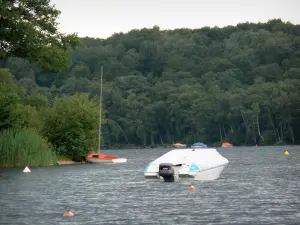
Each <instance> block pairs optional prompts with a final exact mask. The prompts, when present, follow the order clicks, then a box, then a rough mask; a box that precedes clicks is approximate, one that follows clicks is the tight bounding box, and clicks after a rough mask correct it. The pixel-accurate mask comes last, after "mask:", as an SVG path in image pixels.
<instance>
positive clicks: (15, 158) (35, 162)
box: [0, 129, 57, 167]
mask: <svg viewBox="0 0 300 225" xmlns="http://www.w3.org/2000/svg"><path fill="white" fill-rule="evenodd" d="M56 162H57V156H56V154H55V152H54V151H53V150H52V147H51V145H50V144H49V143H48V142H47V141H46V140H45V139H44V138H42V137H41V136H40V135H39V134H37V133H36V132H35V131H31V130H24V129H17V130H13V129H8V130H3V131H2V132H0V167H24V166H50V165H54V164H55V163H56Z"/></svg>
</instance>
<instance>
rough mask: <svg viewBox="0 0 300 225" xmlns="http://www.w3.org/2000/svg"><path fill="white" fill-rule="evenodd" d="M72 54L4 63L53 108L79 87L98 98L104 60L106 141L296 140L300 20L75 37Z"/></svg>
mask: <svg viewBox="0 0 300 225" xmlns="http://www.w3.org/2000/svg"><path fill="white" fill-rule="evenodd" d="M70 51H71V63H70V65H69V67H68V68H67V69H66V70H63V71H61V72H56V73H55V72H49V71H47V70H44V69H41V67H39V66H37V65H35V64H32V63H29V62H28V61H27V60H26V59H21V58H16V57H11V58H8V59H7V60H3V61H2V62H1V67H2V68H7V69H8V70H9V72H10V73H11V74H13V75H14V77H15V80H16V83H17V85H18V86H19V87H22V88H24V90H25V92H24V93H23V94H22V95H24V94H25V95H27V98H24V99H23V104H25V105H26V104H28V105H31V106H34V105H35V106H37V104H38V105H39V104H47V105H48V104H49V106H51V107H52V106H53V105H54V104H55V98H57V97H59V98H64V97H67V96H72V95H74V94H78V93H87V94H88V96H89V98H96V99H98V98H99V92H100V67H101V66H103V68H104V69H103V71H104V74H103V110H104V113H105V118H106V120H105V124H104V126H103V138H104V143H105V146H106V147H108V148H113V147H122V146H130V145H133V146H150V145H152V146H157V145H165V144H171V143H175V142H183V143H186V144H192V143H194V142H197V141H202V142H205V143H207V144H209V145H214V144H219V143H220V142H222V141H225V140H228V141H230V142H231V143H233V144H234V145H255V144H259V145H270V144H297V143H299V142H300V25H294V24H291V23H288V22H283V21H281V20H280V19H273V20H270V21H268V22H266V23H258V24H254V23H242V24H238V25H237V26H227V27H224V28H217V27H214V28H209V27H204V28H201V29H194V30H191V29H176V30H160V28H159V27H158V26H154V27H153V28H152V29H146V28H145V29H141V30H137V29H135V30H131V31H130V32H128V33H125V34H124V33H116V34H114V35H112V36H111V37H109V38H107V39H94V38H89V37H85V38H81V39H80V44H79V46H78V47H77V48H76V49H72V50H70ZM37 96H39V97H38V98H37ZM28 99H31V101H29V100H28ZM45 99H46V100H45ZM26 101H27V102H26ZM56 101H58V100H56ZM56 107H58V106H56ZM60 107H64V106H63V105H60ZM66 107H67V106H66ZM68 107H72V105H69V106H68ZM74 107H75V108H74V109H73V111H74V110H75V111H76V107H77V105H74ZM91 107H92V106H91ZM92 108H93V107H92ZM77 110H82V108H80V107H79V108H78V109H77ZM96 112H97V111H96V110H95V113H96ZM27 113H28V112H27ZM1 116H2V115H1ZM63 122H66V121H63V120H62V121H60V122H57V124H56V125H55V124H54V125H53V124H52V125H53V126H59V123H63ZM49 126H51V124H49ZM90 126H92V125H90ZM66 132H67V131H66ZM94 137H95V139H97V134H94ZM52 142H55V140H54V139H53V140H52Z"/></svg>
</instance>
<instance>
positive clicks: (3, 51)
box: [0, 0, 79, 71]
mask: <svg viewBox="0 0 300 225" xmlns="http://www.w3.org/2000/svg"><path fill="white" fill-rule="evenodd" d="M0 5H1V7H0V15H1V17H0V21H1V22H0V24H1V25H0V38H1V39H0V56H1V58H2V59H6V58H8V57H20V58H25V59H28V60H29V61H30V62H37V63H38V64H40V65H42V66H43V67H44V68H46V69H47V70H51V71H58V70H62V69H64V68H66V67H67V66H68V64H69V56H68V51H67V50H68V48H69V47H75V46H76V45H78V44H79V40H78V38H77V36H76V35H75V34H70V35H64V34H62V33H59V32H58V28H57V25H58V23H57V22H56V20H57V18H58V16H59V14H60V11H59V10H57V9H55V7H54V6H52V5H50V0H33V1H26V0H12V1H7V0H1V1H0Z"/></svg>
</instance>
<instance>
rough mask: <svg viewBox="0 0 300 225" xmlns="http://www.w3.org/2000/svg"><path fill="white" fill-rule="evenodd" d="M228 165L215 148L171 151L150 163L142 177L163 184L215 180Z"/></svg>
mask: <svg viewBox="0 0 300 225" xmlns="http://www.w3.org/2000/svg"><path fill="white" fill-rule="evenodd" d="M228 163H229V161H228V160H227V159H226V158H225V157H223V156H222V155H221V154H220V153H219V152H218V151H217V150H216V149H215V148H203V149H199V148H188V149H173V150H171V151H169V152H167V153H165V154H164V155H162V156H160V157H159V158H157V159H156V160H154V161H152V162H150V163H149V164H148V165H147V167H146V168H145V170H144V177H145V178H146V179H148V180H153V181H161V180H164V181H165V182H174V181H176V180H181V179H190V180H216V179H218V178H219V177H220V175H221V173H222V172H223V170H224V169H225V167H226V166H227V164H228Z"/></svg>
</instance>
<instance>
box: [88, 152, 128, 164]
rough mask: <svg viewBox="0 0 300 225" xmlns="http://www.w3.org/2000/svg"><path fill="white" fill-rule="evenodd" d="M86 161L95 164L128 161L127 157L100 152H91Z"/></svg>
mask: <svg viewBox="0 0 300 225" xmlns="http://www.w3.org/2000/svg"><path fill="white" fill-rule="evenodd" d="M85 159H86V161H88V162H90V163H95V164H103V163H125V162H127V159H126V158H120V157H118V156H110V155H104V154H99V153H91V154H89V155H87V156H86V157H85Z"/></svg>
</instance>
